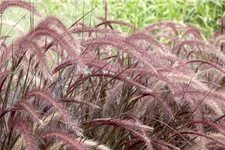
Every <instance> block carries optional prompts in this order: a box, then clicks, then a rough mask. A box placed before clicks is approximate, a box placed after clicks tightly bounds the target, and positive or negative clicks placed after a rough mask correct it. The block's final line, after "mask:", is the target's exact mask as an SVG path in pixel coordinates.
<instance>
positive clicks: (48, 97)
mask: <svg viewBox="0 0 225 150" xmlns="http://www.w3.org/2000/svg"><path fill="white" fill-rule="evenodd" d="M26 96H27V97H31V96H38V97H40V99H44V100H45V101H47V102H48V103H50V104H51V105H52V107H53V108H54V109H55V111H56V112H58V113H59V114H60V116H62V118H63V120H64V121H65V123H68V124H70V125H71V126H72V129H73V130H74V131H75V132H76V133H77V135H78V136H80V135H82V133H81V132H82V130H81V128H80V127H78V124H77V123H76V122H75V121H74V120H72V118H71V117H70V116H69V115H68V113H67V111H66V110H65V109H64V108H63V106H62V105H61V104H60V103H57V102H56V100H55V99H54V98H53V97H52V96H51V95H50V94H49V93H47V92H46V91H43V90H32V91H30V92H28V93H27V95H26Z"/></svg>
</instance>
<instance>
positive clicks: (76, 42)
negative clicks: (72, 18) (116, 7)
mask: <svg viewBox="0 0 225 150" xmlns="http://www.w3.org/2000/svg"><path fill="white" fill-rule="evenodd" d="M104 4H105V16H103V17H102V16H100V17H97V19H98V23H97V24H93V25H92V26H91V25H87V24H86V23H85V22H82V21H81V20H82V19H83V18H84V17H85V16H86V15H87V14H88V13H87V14H85V15H84V16H82V17H81V18H80V19H78V21H76V22H75V23H74V24H73V25H71V26H70V27H67V26H66V25H65V24H64V22H63V21H61V20H59V19H58V18H57V17H51V16H47V17H45V18H41V20H40V21H39V22H38V24H37V26H36V27H33V28H32V29H31V30H30V31H29V32H28V33H23V34H21V35H20V37H18V38H16V39H15V40H14V41H13V42H10V41H9V42H8V39H7V38H8V36H4V35H1V36H0V44H1V52H0V55H1V61H0V67H1V72H0V77H1V79H0V93H1V96H0V133H2V134H0V140H1V146H0V147H1V149H12V148H15V146H16V143H21V140H22V139H23V144H22V145H23V146H21V147H22V148H23V147H24V148H25V149H40V148H41V149H49V148H50V147H51V146H52V147H54V145H57V141H58V140H61V141H62V142H61V143H60V144H61V145H60V144H59V145H58V148H57V149H59V146H60V147H61V148H63V149H64V148H69V149H70V148H71V149H79V150H80V149H81V150H82V149H83V150H85V149H89V148H93V149H100V146H98V144H97V143H99V144H101V145H107V146H109V147H111V148H112V149H118V150H126V149H127V150H131V149H132V150H136V149H138V150H145V149H148V150H151V149H152V150H156V149H165V150H167V149H168V150H170V149H177V150H179V149H180V150H181V149H195V148H196V147H199V148H200V147H201V146H199V145H198V144H199V143H198V141H197V140H199V139H201V138H202V139H204V141H203V142H202V143H201V144H202V148H204V149H207V150H211V149H210V147H209V145H210V144H218V145H220V146H219V148H222V149H223V148H224V147H225V142H223V141H222V140H221V138H219V137H216V136H214V135H213V134H220V135H221V136H225V131H224V123H223V122H222V121H221V120H222V119H223V118H224V106H225V103H224V101H225V95H224V76H225V75H224V73H225V69H224V64H225V61H224V60H225V54H224V51H223V49H222V45H223V43H224V36H223V34H222V33H221V31H218V32H215V34H214V35H213V36H212V38H211V39H209V40H205V38H204V35H203V32H202V31H201V30H200V29H198V28H197V27H195V26H192V25H186V24H181V23H176V22H171V21H160V22H155V23H152V24H150V25H148V26H147V27H146V28H144V29H139V28H137V27H136V26H134V25H132V24H128V23H126V22H123V21H119V20H109V17H108V15H109V12H108V10H109V8H108V7H109V6H108V5H107V1H106V0H105V1H104ZM11 7H19V8H22V9H25V10H28V11H30V13H32V14H35V15H37V16H41V15H40V14H39V13H38V12H37V11H36V10H35V8H34V7H32V6H31V5H30V4H29V3H28V2H25V1H2V3H1V4H0V11H1V15H2V14H3V13H4V11H5V10H7V9H8V8H11ZM91 11H93V9H92V10H91ZM91 11H90V12H91ZM90 12H89V13H90ZM2 19H3V18H2ZM4 21H5V20H4V19H3V22H4ZM31 24H32V23H31ZM114 24H116V26H118V25H119V26H124V27H128V28H131V29H133V30H132V31H131V33H124V32H122V31H117V28H116V26H114ZM8 25H10V24H8ZM8 25H7V26H8ZM221 25H222V26H223V25H224V24H221ZM15 27H17V26H14V25H13V28H15ZM18 31H19V30H18ZM6 40H7V42H6ZM55 116H57V117H55ZM218 116H219V117H218ZM218 118H219V119H218ZM215 120H217V121H215ZM219 121H220V123H219ZM29 122H31V123H29ZM208 127H211V128H210V129H209V128H208ZM71 129H72V130H71ZM191 135H192V136H191ZM37 137H41V138H39V140H37V141H35V140H36V138H37ZM82 137H84V138H83V139H82ZM85 138H87V139H92V140H93V141H94V143H93V142H92V143H88V144H89V146H87V145H88V144H87V142H90V140H89V141H88V140H87V141H86V140H85ZM90 146H93V147H90ZM212 146H213V145H212ZM16 148H17V147H16ZM103 148H104V146H103ZM214 148H215V149H216V146H215V145H214ZM19 149H21V148H19ZM107 149H108V148H107Z"/></svg>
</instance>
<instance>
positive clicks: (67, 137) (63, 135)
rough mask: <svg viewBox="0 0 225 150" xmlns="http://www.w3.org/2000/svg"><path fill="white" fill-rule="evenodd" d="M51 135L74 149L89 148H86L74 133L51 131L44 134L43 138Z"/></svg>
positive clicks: (85, 149) (83, 149) (82, 149)
mask: <svg viewBox="0 0 225 150" xmlns="http://www.w3.org/2000/svg"><path fill="white" fill-rule="evenodd" d="M49 137H55V138H59V139H60V140H62V141H63V142H65V143H66V144H67V145H69V146H70V147H71V148H73V149H74V150H87V148H85V146H84V145H83V143H82V142H81V141H79V140H77V139H76V138H75V137H74V136H73V135H71V134H69V133H67V132H63V131H49V132H47V133H46V134H44V135H42V137H41V138H49Z"/></svg>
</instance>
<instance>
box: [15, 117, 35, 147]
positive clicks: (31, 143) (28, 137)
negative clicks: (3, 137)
mask: <svg viewBox="0 0 225 150" xmlns="http://www.w3.org/2000/svg"><path fill="white" fill-rule="evenodd" d="M14 127H15V129H17V130H19V132H20V134H22V135H23V139H24V145H25V146H26V149H28V150H35V149H36V147H37V144H36V140H35V137H34V135H32V128H31V125H30V124H29V123H28V122H27V121H24V120H15V121H14Z"/></svg>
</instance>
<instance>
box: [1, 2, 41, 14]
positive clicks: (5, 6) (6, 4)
mask: <svg viewBox="0 0 225 150" xmlns="http://www.w3.org/2000/svg"><path fill="white" fill-rule="evenodd" d="M11 7H19V8H23V9H26V10H28V11H30V12H32V13H34V14H35V15H37V16H39V17H41V15H40V14H39V12H38V11H37V10H36V9H35V8H34V7H32V6H31V5H30V4H29V3H27V2H24V1H21V0H18V1H14V0H3V1H2V2H1V5H0V12H1V15H2V14H3V13H4V11H5V10H6V9H9V8H11Z"/></svg>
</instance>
